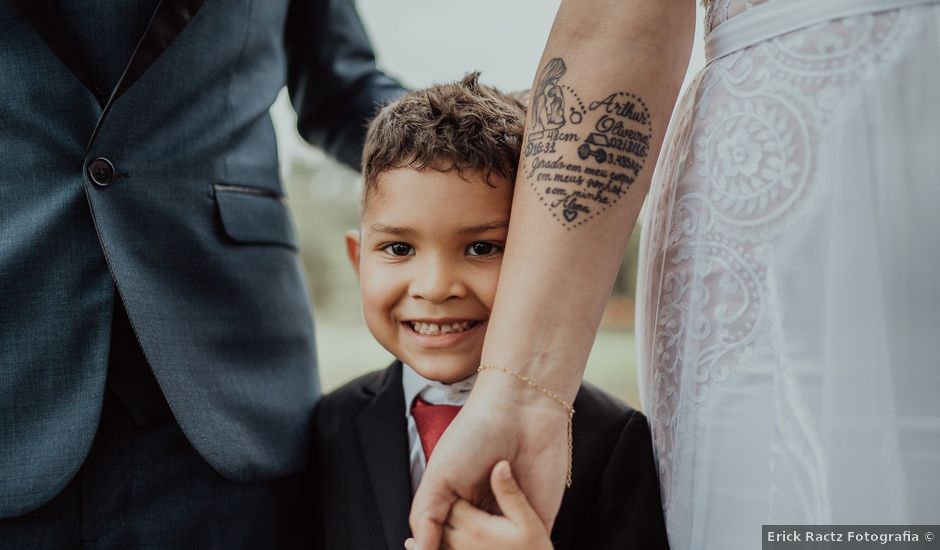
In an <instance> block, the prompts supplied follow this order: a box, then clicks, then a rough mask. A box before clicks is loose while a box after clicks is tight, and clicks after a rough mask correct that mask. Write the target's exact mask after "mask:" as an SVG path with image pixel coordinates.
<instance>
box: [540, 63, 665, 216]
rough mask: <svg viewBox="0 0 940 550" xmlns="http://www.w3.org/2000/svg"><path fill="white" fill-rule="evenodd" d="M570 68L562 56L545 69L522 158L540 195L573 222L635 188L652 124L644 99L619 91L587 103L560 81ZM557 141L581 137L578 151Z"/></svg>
mask: <svg viewBox="0 0 940 550" xmlns="http://www.w3.org/2000/svg"><path fill="white" fill-rule="evenodd" d="M567 70H568V69H567V66H566V65H565V61H564V60H563V59H561V58H560V57H556V58H553V59H550V60H549V61H548V63H546V64H545V66H544V67H542V70H541V71H540V72H539V75H538V79H537V80H536V84H535V87H534V88H533V90H532V98H531V109H532V110H531V112H530V113H529V117H530V119H529V133H528V134H527V135H526V142H525V149H524V152H523V165H524V170H525V174H526V177H527V179H528V181H529V184H530V185H532V186H533V188H534V189H535V192H536V194H537V195H538V197H539V200H540V201H541V202H542V204H544V205H546V206H547V207H548V210H549V212H551V214H552V216H553V217H554V218H555V219H556V220H558V222H559V223H561V224H562V226H564V227H565V228H566V229H569V230H570V229H572V228H574V227H578V226H579V225H582V224H584V223H587V222H588V221H590V220H591V219H592V218H594V217H595V216H598V215H600V214H601V213H602V212H604V211H605V210H607V209H608V208H609V207H611V206H612V205H613V204H615V203H616V202H617V200H619V199H620V197H621V196H623V194H624V192H625V191H626V190H627V189H629V188H630V185H631V184H632V183H633V182H634V181H635V180H636V178H637V177H638V176H639V174H640V171H641V170H642V169H643V164H644V162H645V161H646V156H647V154H648V152H649V147H650V139H651V138H652V131H653V128H652V123H651V121H650V113H649V109H647V107H646V103H644V102H643V100H642V99H640V98H639V97H637V96H636V95H634V94H631V93H628V92H623V91H619V92H613V93H611V94H608V95H607V96H605V97H602V98H599V99H597V100H595V101H589V102H587V103H585V102H584V101H583V100H582V99H581V97H580V96H579V95H578V93H577V92H576V91H575V90H574V88H572V87H571V86H568V85H566V84H564V83H562V78H563V77H564V76H565V72H567ZM559 142H571V143H579V145H578V147H577V157H576V158H575V157H574V155H571V154H570V153H569V154H567V155H566V154H564V153H559V152H558V143H559ZM569 157H570V158H569Z"/></svg>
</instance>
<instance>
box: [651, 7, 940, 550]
mask: <svg viewBox="0 0 940 550" xmlns="http://www.w3.org/2000/svg"><path fill="white" fill-rule="evenodd" d="M705 22H706V32H707V33H708V34H707V36H706V56H707V58H708V63H707V65H706V67H705V68H704V69H703V71H702V72H701V73H700V74H699V75H698V76H697V78H696V80H695V81H694V82H693V84H692V85H691V87H690V89H689V90H688V92H687V93H686V95H685V97H684V98H683V99H682V101H681V102H680V105H679V107H678V108H677V110H676V113H675V115H674V117H673V120H672V122H671V123H670V129H669V133H668V134H667V137H666V143H665V145H664V147H663V152H662V154H661V157H660V160H659V165H658V166H657V169H656V172H655V174H654V177H653V184H652V188H651V190H650V195H649V199H650V204H648V205H647V211H646V219H645V224H644V234H643V243H642V245H641V264H640V266H641V267H640V282H639V284H638V290H637V295H638V299H639V304H638V322H637V327H638V329H637V339H638V342H639V345H640V362H641V392H642V393H643V401H644V405H645V409H646V412H647V414H648V416H649V417H650V420H651V424H652V432H653V438H654V446H655V449H656V453H657V460H658V465H659V470H660V475H661V484H662V491H663V503H664V507H665V513H666V520H667V525H668V529H669V536H670V543H671V545H672V547H673V548H677V549H687V548H696V549H697V548H722V549H736V548H753V547H754V545H755V544H756V540H757V538H756V537H757V536H759V535H758V534H759V533H760V526H761V525H762V524H839V523H842V524H889V523H934V522H935V520H936V519H937V517H940V478H938V477H937V475H936V472H937V471H938V470H940V398H938V396H937V393H938V391H937V390H938V389H940V358H938V357H940V355H938V354H937V352H935V351H934V350H935V349H936V347H935V344H936V339H937V337H938V336H940V290H938V286H937V284H936V283H935V282H934V281H935V280H936V278H937V276H938V273H940V245H938V244H937V242H936V239H937V237H938V236H940V223H938V222H937V221H936V220H937V215H938V214H937V213H938V212H940V186H938V184H940V105H938V104H937V101H938V98H940V3H936V2H932V1H924V0H920V1H918V0H906V1H905V0H894V1H892V0H826V1H819V0H769V1H765V2H756V1H751V2H748V1H746V0H712V1H711V2H708V3H707V5H706V20H705Z"/></svg>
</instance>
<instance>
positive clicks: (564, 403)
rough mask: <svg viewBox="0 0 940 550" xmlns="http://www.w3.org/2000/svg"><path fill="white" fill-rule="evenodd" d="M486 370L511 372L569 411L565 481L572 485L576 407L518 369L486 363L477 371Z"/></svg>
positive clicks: (566, 484)
mask: <svg viewBox="0 0 940 550" xmlns="http://www.w3.org/2000/svg"><path fill="white" fill-rule="evenodd" d="M485 370H498V371H500V372H504V373H506V374H511V375H512V376H515V377H516V378H518V379H519V380H521V381H523V382H525V383H526V384H528V385H529V386H530V387H532V388H534V389H536V390H538V391H540V392H542V393H544V394H545V395H547V396H549V397H551V398H552V399H553V400H555V402H557V403H558V404H559V405H561V406H562V407H564V409H565V411H566V412H567V413H568V477H567V479H566V481H565V487H571V469H572V462H573V458H574V407H572V406H571V404H570V403H568V402H567V401H565V400H564V399H562V398H561V397H559V396H558V394H556V393H554V392H553V391H551V390H550V389H548V388H546V387H545V386H542V385H541V384H539V383H538V382H536V381H534V380H532V379H531V378H529V377H528V376H526V375H524V374H519V373H518V372H516V371H513V370H509V369H507V368H504V367H497V366H495V365H488V364H486V363H483V364H481V365H480V366H479V367H478V368H477V372H483V371H485Z"/></svg>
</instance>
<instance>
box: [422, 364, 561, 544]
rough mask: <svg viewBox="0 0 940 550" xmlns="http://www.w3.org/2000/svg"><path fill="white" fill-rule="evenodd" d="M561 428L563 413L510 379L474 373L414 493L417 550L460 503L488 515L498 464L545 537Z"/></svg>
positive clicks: (552, 512)
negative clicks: (509, 470) (515, 478)
mask: <svg viewBox="0 0 940 550" xmlns="http://www.w3.org/2000/svg"><path fill="white" fill-rule="evenodd" d="M567 425H568V414H567V412H566V411H565V409H564V408H562V407H561V406H560V405H559V404H558V403H556V402H555V401H553V400H552V399H550V398H548V397H546V396H545V395H543V394H542V393H540V392H538V391H536V390H534V389H532V388H530V387H528V386H526V385H525V384H523V383H521V382H519V381H518V380H516V379H515V378H513V377H512V376H509V375H506V374H502V373H481V374H480V376H479V377H478V378H477V382H476V385H475V386H474V390H473V393H472V394H471V395H470V399H469V400H468V401H467V404H466V405H464V407H463V409H462V410H461V411H460V414H458V415H457V417H456V418H455V419H454V421H453V422H452V423H451V425H450V427H448V429H447V431H446V432H444V435H443V437H442V438H441V440H440V442H438V444H437V446H436V447H435V448H434V454H432V455H431V460H430V461H429V462H428V467H427V469H426V470H425V472H424V476H423V477H422V478H421V485H420V486H419V487H418V492H417V494H415V499H414V502H413V503H412V507H411V517H410V523H411V531H412V533H413V534H414V537H415V539H417V542H418V543H419V544H420V546H421V548H422V549H423V550H436V549H437V548H438V547H439V544H440V540H441V534H442V529H443V528H444V525H445V523H446V520H447V518H448V514H449V513H450V510H451V506H453V505H455V503H457V502H458V501H460V500H464V501H467V502H469V503H472V504H473V505H474V506H476V507H477V508H480V509H482V510H487V511H491V512H495V511H496V509H497V508H496V506H495V503H494V500H493V497H494V495H493V493H492V492H491V489H490V483H489V479H490V477H491V474H492V470H493V467H494V465H495V464H497V463H498V462H499V461H501V460H508V461H510V462H512V464H513V468H514V469H515V471H516V472H517V474H518V475H519V484H520V485H521V487H522V489H523V490H524V491H525V494H526V496H527V500H528V502H531V508H532V509H534V513H535V515H536V517H538V518H539V521H540V522H541V524H542V529H543V530H544V531H548V530H550V529H551V526H552V524H553V523H554V520H555V516H556V514H557V513H558V507H559V506H560V504H561V498H562V496H563V494H564V490H565V475H566V472H567V464H568V440H567ZM514 483H515V482H514Z"/></svg>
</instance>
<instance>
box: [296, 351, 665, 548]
mask: <svg viewBox="0 0 940 550" xmlns="http://www.w3.org/2000/svg"><path fill="white" fill-rule="evenodd" d="M574 408H575V411H576V413H575V415H574V471H573V479H572V485H571V488H570V489H568V490H567V491H566V492H565V496H564V499H563V500H562V504H561V509H560V511H559V513H558V517H557V519H556V521H555V526H554V528H553V529H552V537H551V538H552V542H553V543H554V545H555V548H571V549H588V548H590V549H607V548H610V549H624V548H636V549H644V550H650V549H657V548H668V544H667V542H666V529H665V525H664V521H663V516H662V506H661V501H660V494H659V482H658V479H657V475H656V468H655V466H654V461H653V450H652V442H651V439H650V432H649V427H648V424H647V421H646V418H645V417H644V416H643V415H642V414H641V413H639V412H637V411H634V410H633V409H631V408H629V407H627V406H626V405H624V404H623V403H621V402H619V401H618V400H616V399H614V398H613V397H611V396H609V395H607V394H606V393H604V392H602V391H601V390H599V389H597V388H595V387H593V386H591V385H590V384H587V383H585V384H583V385H582V387H581V390H580V391H579V392H578V396H577V398H576V399H575V402H574ZM315 416H316V421H315V430H316V445H315V451H314V452H315V456H314V460H313V462H312V463H311V466H310V469H309V471H308V474H307V487H306V489H307V491H306V493H305V495H306V499H307V501H306V505H305V506H304V514H305V516H306V517H305V518H304V523H305V525H306V526H307V533H308V547H312V548H329V549H344V550H355V549H363V550H366V549H368V550H375V549H378V548H389V549H393V550H400V549H401V548H402V543H403V542H404V540H405V539H406V538H407V537H408V536H409V535H410V531H409V527H408V513H409V509H410V507H411V481H410V474H409V463H408V450H409V449H408V434H407V423H406V418H405V404H404V390H403V388H402V365H401V363H400V362H397V361H396V362H395V363H393V364H392V365H391V366H390V367H389V368H387V369H385V370H382V371H377V372H373V373H369V374H366V375H364V376H362V377H360V378H357V379H356V380H353V381H352V382H350V383H348V384H346V385H345V386H343V387H341V388H339V389H337V390H335V391H333V392H331V393H330V394H328V395H326V396H324V397H323V399H322V400H321V401H320V403H319V405H318V406H317V409H316V415H315Z"/></svg>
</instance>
